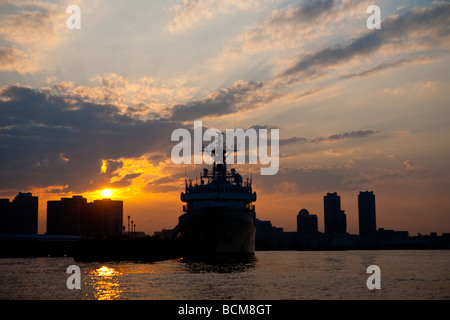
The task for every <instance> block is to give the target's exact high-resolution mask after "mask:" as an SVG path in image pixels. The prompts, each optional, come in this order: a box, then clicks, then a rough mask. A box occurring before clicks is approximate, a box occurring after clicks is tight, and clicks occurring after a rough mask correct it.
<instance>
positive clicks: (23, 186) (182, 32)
mask: <svg viewBox="0 0 450 320" xmlns="http://www.w3.org/2000/svg"><path fill="white" fill-rule="evenodd" d="M73 4H74V3H72V2H71V1H69V0H63V1H53V0H51V1H44V0H40V1H32V2H30V1H10V0H7V1H2V2H1V3H0V8H1V9H0V154H1V156H0V198H6V197H12V196H13V195H15V194H17V192H22V191H26V192H31V193H32V194H33V195H36V196H38V197H39V209H38V212H39V213H38V215H39V219H38V221H39V226H38V231H39V233H44V232H45V215H46V210H47V208H46V203H47V201H48V200H54V199H60V198H63V197H72V196H73V195H80V194H82V195H83V196H84V197H85V198H86V199H87V200H88V201H93V200H95V199H99V198H100V199H101V198H102V191H104V190H105V189H106V190H111V192H112V194H111V198H112V199H117V200H121V201H124V212H127V213H128V212H129V213H130V214H131V215H132V216H133V217H134V220H135V221H136V223H137V225H138V229H139V230H140V231H145V232H146V233H148V234H153V232H155V231H159V230H162V229H167V228H172V227H173V226H174V225H176V223H177V222H178V217H179V216H180V214H181V213H182V205H183V204H182V202H181V201H180V193H181V192H182V190H183V186H184V181H185V176H187V177H188V178H192V179H194V180H195V179H196V178H198V177H199V175H200V173H201V172H202V170H203V168H204V166H201V165H175V164H174V163H173V162H172V161H171V159H170V152H171V150H172V148H173V147H174V146H175V145H176V142H172V141H171V134H172V132H173V131H174V130H176V129H179V128H184V129H188V130H191V129H192V124H193V122H194V121H202V123H203V126H204V127H205V128H218V129H219V130H225V129H227V128H234V129H237V128H242V129H243V130H246V129H248V128H255V129H268V130H270V129H279V135H280V136H279V138H280V139H279V145H280V150H279V151H280V153H279V154H280V159H279V170H278V171H277V173H276V174H275V175H273V176H262V175H260V174H259V172H260V166H259V165H235V166H234V167H235V168H236V169H237V171H239V172H240V173H241V174H242V176H243V177H244V179H245V177H247V176H252V178H253V189H254V191H255V192H256V193H257V195H258V196H257V201H256V202H255V206H256V215H257V217H258V218H260V219H262V220H270V221H272V222H273V224H274V225H276V226H279V227H282V228H284V229H285V230H290V231H293V230H295V228H296V219H295V214H296V213H297V212H298V211H299V209H301V208H307V209H308V211H309V212H310V213H312V214H318V213H321V212H322V211H323V196H324V195H325V194H327V193H329V192H330V193H331V192H337V193H338V194H339V195H340V197H341V208H342V209H343V210H345V215H346V224H347V231H348V232H350V233H353V234H357V233H358V229H359V221H358V197H357V193H358V192H359V191H361V190H373V192H374V193H375V194H376V196H377V207H376V216H377V217H376V219H377V220H376V224H377V226H383V227H384V228H386V229H395V230H397V229H402V230H403V229H404V230H409V231H410V232H411V234H417V233H418V232H421V233H430V232H437V233H439V234H441V233H444V232H448V230H446V226H448V225H450V211H449V208H450V202H449V201H450V200H449V197H448V192H449V191H450V164H449V163H448V159H449V157H450V148H449V146H448V142H447V140H448V138H447V137H448V136H450V128H449V126H448V123H449V122H450V110H449V108H448V101H449V100H450V99H449V98H450V96H449V91H448V88H449V85H450V78H449V74H450V69H449V68H450V55H449V52H450V38H449V34H448V30H447V26H448V25H449V24H450V4H449V3H446V2H436V1H432V0H401V1H396V2H395V3H394V2H392V1H388V0H379V1H353V0H321V1H318V0H316V1H303V0H297V1H290V0H280V1H267V0H251V1H240V0H239V1H235V0H233V1H231V0H230V1H228V0H224V1H220V3H217V2H216V1H210V0H202V1H199V0H192V1H181V0H170V1H163V0H157V1H151V2H149V1H144V0H133V1H131V2H130V3H128V2H126V3H125V2H121V1H106V0H99V1H95V3H92V2H89V1H85V0H80V1H77V3H76V5H78V6H79V8H80V11H81V25H80V29H70V28H68V27H67V19H68V18H69V17H70V14H68V13H67V8H68V7H69V6H70V5H73ZM371 5H377V6H379V7H380V9H381V28H380V29H369V28H368V27H367V19H368V18H369V16H370V14H368V13H367V9H368V7H369V6H371ZM318 227H319V230H320V231H322V232H324V223H323V221H322V222H321V223H319V225H318Z"/></svg>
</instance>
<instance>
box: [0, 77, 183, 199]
mask: <svg viewBox="0 0 450 320" xmlns="http://www.w3.org/2000/svg"><path fill="white" fill-rule="evenodd" d="M0 114H1V117H0V150H1V157H0V189H5V188H15V189H20V188H27V187H28V186H36V187H46V186H57V185H63V186H64V185H68V190H70V191H72V192H82V191H86V190H92V189H97V188H98V187H101V184H104V183H107V182H109V179H110V178H111V177H112V175H113V172H114V171H115V170H117V169H118V168H120V166H121V165H122V164H121V162H115V161H112V162H111V161H109V162H108V163H107V168H108V169H107V171H106V172H105V173H103V174H101V173H100V168H101V166H102V160H105V159H118V158H120V157H136V156H141V155H142V154H144V153H147V152H148V153H150V152H159V151H161V150H165V149H166V148H167V146H168V145H170V143H171V142H170V136H171V133H172V131H173V130H174V129H176V128H178V127H180V124H179V123H171V122H167V121H154V120H148V121H143V120H139V119H136V118H134V117H132V116H129V115H124V114H121V113H120V112H119V110H118V108H116V107H115V106H111V105H98V104H95V103H88V102H84V101H81V100H75V101H73V100H70V101H69V100H66V99H65V97H63V96H55V95H51V94H49V93H48V92H46V91H40V90H33V89H30V88H26V87H21V86H14V85H13V86H9V87H6V88H3V89H2V90H1V91H0ZM125 178H126V179H124V180H122V181H121V182H120V183H121V184H126V183H129V181H130V180H131V179H132V178H133V177H131V176H128V177H125Z"/></svg>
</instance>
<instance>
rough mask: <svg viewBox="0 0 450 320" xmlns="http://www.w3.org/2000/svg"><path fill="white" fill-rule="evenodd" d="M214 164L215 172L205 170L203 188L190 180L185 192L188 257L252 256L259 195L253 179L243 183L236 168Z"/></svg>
mask: <svg viewBox="0 0 450 320" xmlns="http://www.w3.org/2000/svg"><path fill="white" fill-rule="evenodd" d="M223 159H224V161H223V164H216V162H214V163H213V166H212V172H209V171H208V169H203V174H202V175H201V176H200V185H199V184H195V185H193V184H192V180H189V183H188V182H187V180H186V189H185V192H182V193H181V201H183V202H186V205H183V211H184V212H185V213H184V214H183V215H181V216H180V217H179V223H178V226H177V228H178V232H179V234H180V239H181V241H182V244H183V248H184V253H185V255H187V256H189V255H192V256H199V255H201V256H204V255H206V256H215V257H218V256H219V257H220V256H229V255H233V256H236V255H239V256H248V255H253V254H254V252H255V233H256V228H255V206H254V205H252V202H254V201H256V192H252V184H251V180H250V181H249V179H248V178H247V181H246V183H243V181H242V176H241V175H240V174H239V173H237V172H236V170H235V169H231V171H228V170H227V164H226V161H225V159H226V157H225V152H224V157H223Z"/></svg>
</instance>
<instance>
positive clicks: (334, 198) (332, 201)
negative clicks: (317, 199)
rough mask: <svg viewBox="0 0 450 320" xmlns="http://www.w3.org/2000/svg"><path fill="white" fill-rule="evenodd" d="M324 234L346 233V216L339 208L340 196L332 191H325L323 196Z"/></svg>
mask: <svg viewBox="0 0 450 320" xmlns="http://www.w3.org/2000/svg"><path fill="white" fill-rule="evenodd" d="M323 205H324V224H325V234H327V235H333V234H345V233H347V217H346V215H345V212H344V210H341V197H340V196H338V195H337V193H336V192H334V193H327V195H326V196H324V197H323Z"/></svg>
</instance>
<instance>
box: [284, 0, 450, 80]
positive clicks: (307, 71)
mask: <svg viewBox="0 0 450 320" xmlns="http://www.w3.org/2000/svg"><path fill="white" fill-rule="evenodd" d="M449 24H450V4H448V3H437V4H436V5H434V6H433V7H430V8H413V9H411V10H410V11H408V12H406V13H405V14H403V15H399V16H398V15H397V16H390V17H388V18H386V19H385V20H383V21H382V24H381V25H382V27H381V29H380V30H370V31H368V32H366V33H365V34H363V35H361V36H358V37H356V38H355V39H353V40H351V41H350V42H349V43H347V44H344V45H334V46H331V47H327V48H324V49H320V50H318V51H316V52H314V53H312V54H307V55H302V56H301V57H300V59H299V60H298V61H297V62H296V63H295V64H293V65H292V66H290V67H289V68H287V69H286V70H285V71H284V72H282V73H281V76H282V77H290V76H298V77H299V79H301V78H303V77H314V76H316V75H318V74H321V73H323V72H325V70H327V69H328V68H330V67H333V66H337V65H339V64H342V63H346V62H348V61H350V60H351V59H352V58H355V57H368V56H369V55H371V54H373V53H375V52H377V51H378V50H380V49H381V48H382V47H383V46H384V45H386V44H395V45H397V46H398V45H403V46H404V45H408V43H409V42H411V41H412V40H411V39H412V38H421V37H425V36H426V37H431V38H433V39H436V40H437V41H439V40H444V39H447V38H448V36H449V34H448V30H447V26H448V25H449Z"/></svg>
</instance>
